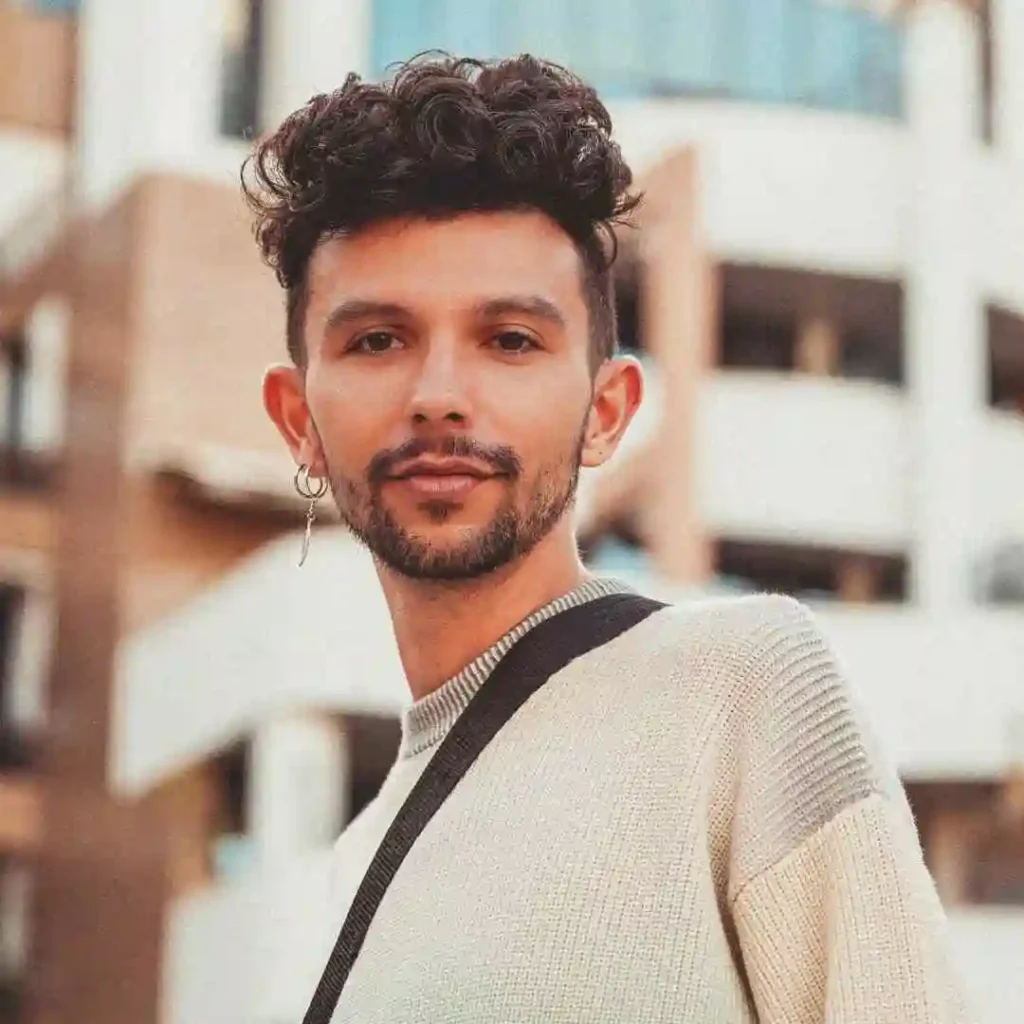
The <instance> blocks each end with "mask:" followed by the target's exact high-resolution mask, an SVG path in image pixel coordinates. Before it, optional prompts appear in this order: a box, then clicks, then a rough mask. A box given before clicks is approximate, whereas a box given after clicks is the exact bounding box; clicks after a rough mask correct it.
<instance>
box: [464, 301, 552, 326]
mask: <svg viewBox="0 0 1024 1024" xmlns="http://www.w3.org/2000/svg"><path fill="white" fill-rule="evenodd" d="M475 312H476V314H477V316H479V317H482V318H487V317H499V316H506V315H507V314H509V313H518V314H520V315H526V316H533V317H537V318H539V319H541V320H547V321H548V322H549V323H552V324H554V325H555V326H556V327H563V328H564V327H565V317H564V316H563V315H562V311H561V310H560V309H559V308H558V307H557V306H556V305H555V304H554V303H553V302H552V301H551V300H550V299H545V298H543V297H542V296H540V295H503V296H501V297H499V298H495V299H488V300H487V301H485V302H481V303H479V305H477V306H476V309H475Z"/></svg>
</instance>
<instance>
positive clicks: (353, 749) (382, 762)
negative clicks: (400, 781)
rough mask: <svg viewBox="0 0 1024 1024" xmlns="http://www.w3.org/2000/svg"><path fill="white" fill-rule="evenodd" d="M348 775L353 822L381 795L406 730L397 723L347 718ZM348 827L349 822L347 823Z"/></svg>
mask: <svg viewBox="0 0 1024 1024" xmlns="http://www.w3.org/2000/svg"><path fill="white" fill-rule="evenodd" d="M342 728H343V730H344V732H345V736H346V738H347V743H346V748H347V752H346V757H347V764H346V766H345V771H346V773H347V774H348V779H349V787H350V788H349V797H348V808H347V809H348V818H349V820H352V819H353V818H355V816H356V815H357V814H359V812H360V811H361V810H363V808H364V807H366V805H367V804H369V803H370V801H371V800H373V798H374V797H375V796H376V795H377V793H378V792H379V791H380V787H381V786H382V785H383V784H384V780H385V778H387V774H388V771H389V770H390V769H391V766H392V765H393V764H394V762H395V758H396V757H397V756H398V747H399V744H400V742H401V739H402V727H401V724H400V723H399V721H398V720H397V719H394V718H381V717H375V716H371V715H346V716H345V718H344V723H343V725H342ZM346 824H347V822H346Z"/></svg>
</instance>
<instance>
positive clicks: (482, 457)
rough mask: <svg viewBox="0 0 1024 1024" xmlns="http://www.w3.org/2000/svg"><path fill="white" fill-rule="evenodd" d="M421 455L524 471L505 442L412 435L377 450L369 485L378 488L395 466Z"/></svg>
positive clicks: (511, 474)
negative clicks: (427, 438)
mask: <svg viewBox="0 0 1024 1024" xmlns="http://www.w3.org/2000/svg"><path fill="white" fill-rule="evenodd" d="M423 455H435V456H437V457H438V458H446V459H473V460H474V461H476V462H483V463H485V464H486V465H488V466H490V467H492V468H493V469H494V470H495V472H497V473H501V474H503V475H504V476H509V477H517V476H519V475H520V473H522V471H523V463H522V460H521V459H520V458H519V456H518V455H517V454H516V452H515V449H513V448H509V447H508V445H483V444H481V443H480V442H479V441H474V440H473V438H471V437H459V436H452V437H446V438H444V439H443V440H441V441H427V440H425V439H422V438H414V439H412V440H410V441H406V442H405V444H402V445H399V446H398V447H397V448H387V449H384V450H383V451H380V452H377V454H376V455H374V457H373V458H372V459H371V460H370V466H369V469H368V470H367V474H366V475H367V478H368V479H369V481H370V483H371V485H373V486H375V487H380V486H382V485H383V483H384V481H385V480H387V478H388V477H389V476H391V474H392V473H393V471H394V469H395V467H397V466H399V465H401V463H403V462H409V461H410V460H412V459H418V458H420V457H421V456H423Z"/></svg>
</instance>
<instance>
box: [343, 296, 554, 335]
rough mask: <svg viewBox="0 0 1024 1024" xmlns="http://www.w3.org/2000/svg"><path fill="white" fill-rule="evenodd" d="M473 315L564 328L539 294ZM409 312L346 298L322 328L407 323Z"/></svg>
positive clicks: (491, 303) (490, 302)
mask: <svg viewBox="0 0 1024 1024" xmlns="http://www.w3.org/2000/svg"><path fill="white" fill-rule="evenodd" d="M473 312H474V313H475V314H476V315H477V316H478V317H480V318H482V319H487V318H494V317H500V316H507V315H508V314H509V313H517V314H519V315H520V316H523V315H525V316H532V317H537V318H539V319H541V320H547V321H548V322H549V323H552V324H555V326H557V327H562V328H564V327H565V317H564V316H563V315H562V311H561V310H560V309H559V308H558V307H557V306H556V305H555V304H554V303H553V302H552V301H551V300H550V299H545V298H543V296H540V295H502V296H498V297H497V298H493V299H486V300H485V301H483V302H480V303H478V304H477V305H476V306H475V307H474V309H473ZM412 315H413V314H412V311H411V310H409V309H407V308H406V307H405V306H401V305H399V304H398V303H395V302H375V301H373V300H371V299H348V300H347V301H345V302H342V303H341V304H340V305H338V306H335V307H334V309H332V310H331V311H330V313H328V314H327V317H326V319H325V327H326V329H327V330H328V331H330V330H333V329H336V328H339V327H351V326H352V325H353V324H356V323H359V322H360V321H362V320H368V319H371V318H375V317H382V318H385V319H388V320H408V319H409V318H410V317H411V316H412Z"/></svg>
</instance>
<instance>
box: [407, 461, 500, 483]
mask: <svg viewBox="0 0 1024 1024" xmlns="http://www.w3.org/2000/svg"><path fill="white" fill-rule="evenodd" d="M495 475H496V474H495V473H494V472H492V471H490V470H487V469H484V468H483V467H481V466H479V465H478V464H477V463H475V462H469V461H466V460H464V459H417V460H416V461H415V462H410V463H409V464H407V465H406V466H403V467H402V468H401V469H400V470H398V471H397V472H395V473H392V474H391V478H392V479H393V480H411V479H413V478H415V477H434V478H449V477H470V478H472V479H474V480H487V479H489V478H490V477H492V476H495Z"/></svg>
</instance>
